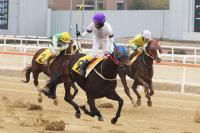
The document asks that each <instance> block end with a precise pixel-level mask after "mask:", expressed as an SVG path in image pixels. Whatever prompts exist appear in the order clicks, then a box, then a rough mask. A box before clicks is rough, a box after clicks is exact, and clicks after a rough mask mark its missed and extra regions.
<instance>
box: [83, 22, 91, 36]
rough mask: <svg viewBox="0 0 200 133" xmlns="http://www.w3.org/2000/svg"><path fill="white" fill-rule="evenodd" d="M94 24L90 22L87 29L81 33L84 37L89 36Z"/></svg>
mask: <svg viewBox="0 0 200 133" xmlns="http://www.w3.org/2000/svg"><path fill="white" fill-rule="evenodd" d="M92 26H93V24H92V23H90V25H88V27H87V30H86V31H85V32H83V33H81V36H82V37H87V36H88V35H89V34H90V33H92Z"/></svg>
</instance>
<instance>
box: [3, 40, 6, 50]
mask: <svg viewBox="0 0 200 133" xmlns="http://www.w3.org/2000/svg"><path fill="white" fill-rule="evenodd" d="M3 43H4V45H6V38H5V37H4V39H3ZM3 52H6V47H4V48H3Z"/></svg>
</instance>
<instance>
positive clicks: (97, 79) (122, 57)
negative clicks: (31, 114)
mask: <svg viewBox="0 0 200 133" xmlns="http://www.w3.org/2000/svg"><path fill="white" fill-rule="evenodd" d="M83 56H85V54H74V55H71V56H70V57H69V59H68V60H67V61H66V64H65V65H64V66H63V74H62V75H61V76H60V77H58V78H57V79H55V78H54V80H50V82H49V83H48V84H47V86H46V87H47V90H46V91H44V94H45V95H47V96H48V95H49V94H53V92H55V90H54V89H55V88H56V86H57V85H58V84H59V82H60V80H61V79H64V86H65V97H64V99H65V101H67V102H68V103H69V104H71V105H72V106H73V107H74V109H75V110H76V113H75V116H76V117H77V118H80V116H81V113H80V110H79V106H78V105H77V104H76V103H75V102H74V101H73V99H72V98H71V95H70V88H71V87H72V84H74V82H76V83H77V84H78V85H79V86H80V87H81V88H82V89H83V90H84V91H85V92H86V95H87V102H88V104H89V106H90V111H88V110H87V109H86V108H85V106H81V109H83V110H84V113H85V114H87V115H89V116H92V117H94V116H98V119H99V120H100V121H102V120H103V117H102V115H101V113H100V112H99V110H98V109H97V108H96V106H95V99H97V98H102V97H107V98H108V99H112V100H115V101H118V103H119V106H118V110H117V113H116V116H115V117H114V118H113V119H112V120H111V122H112V123H113V124H114V123H116V122H117V120H118V118H119V117H120V114H121V109H122V106H123V99H122V98H121V97H120V96H119V95H118V94H117V92H116V91H115V89H116V86H117V81H116V76H117V73H118V67H119V66H122V65H124V64H127V63H128V54H127V51H126V49H125V47H123V46H115V51H114V52H113V53H112V54H109V58H107V59H104V60H103V61H102V62H100V63H99V64H98V65H97V66H96V67H95V68H94V70H93V71H92V72H91V73H90V74H89V75H88V77H87V78H85V77H84V76H81V75H79V74H78V73H76V72H74V71H73V70H72V67H73V66H74V64H75V63H76V62H77V61H78V60H79V59H80V58H81V57H83ZM63 62H64V61H63ZM51 91H52V92H51Z"/></svg>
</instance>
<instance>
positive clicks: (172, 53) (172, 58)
mask: <svg viewBox="0 0 200 133" xmlns="http://www.w3.org/2000/svg"><path fill="white" fill-rule="evenodd" d="M172 62H174V48H173V47H172Z"/></svg>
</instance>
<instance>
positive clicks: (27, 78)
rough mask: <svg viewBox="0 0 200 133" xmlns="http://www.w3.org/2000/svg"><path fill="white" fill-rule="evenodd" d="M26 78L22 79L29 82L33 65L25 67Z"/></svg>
mask: <svg viewBox="0 0 200 133" xmlns="http://www.w3.org/2000/svg"><path fill="white" fill-rule="evenodd" d="M24 71H25V76H26V80H22V82H24V83H28V82H29V81H30V74H31V72H32V66H28V67H26V68H25V69H24Z"/></svg>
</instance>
